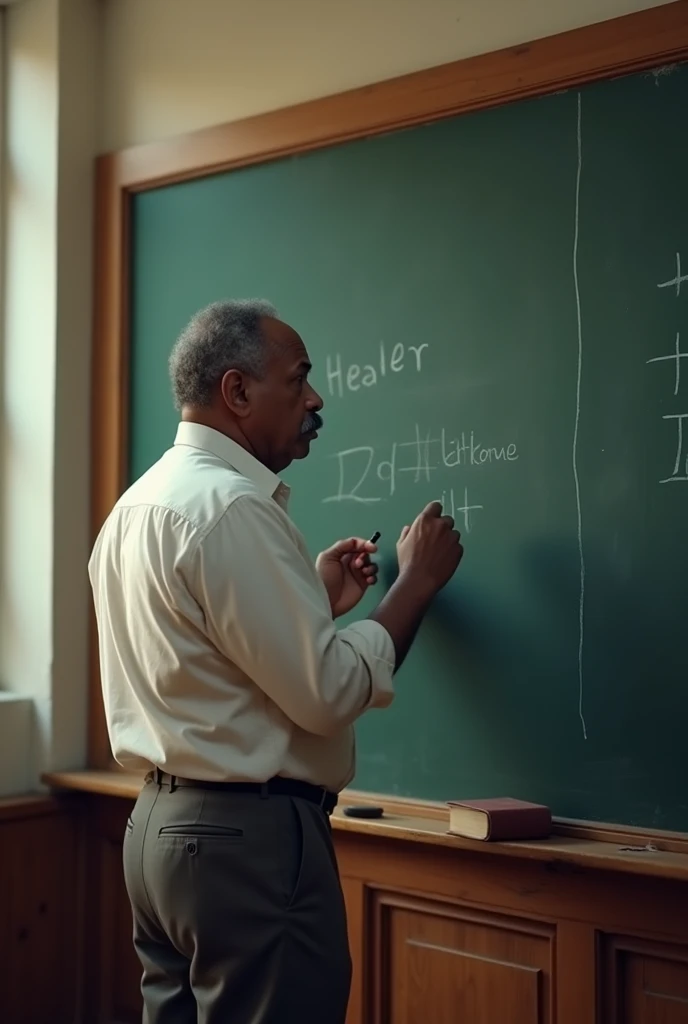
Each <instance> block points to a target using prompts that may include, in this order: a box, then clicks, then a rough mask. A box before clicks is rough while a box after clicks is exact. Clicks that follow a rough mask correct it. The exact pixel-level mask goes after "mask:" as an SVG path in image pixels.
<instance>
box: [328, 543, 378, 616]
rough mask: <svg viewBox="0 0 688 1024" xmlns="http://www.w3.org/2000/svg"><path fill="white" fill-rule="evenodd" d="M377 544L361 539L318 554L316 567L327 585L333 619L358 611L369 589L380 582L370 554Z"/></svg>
mask: <svg viewBox="0 0 688 1024" xmlns="http://www.w3.org/2000/svg"><path fill="white" fill-rule="evenodd" d="M376 551H377V545H376V544H371V542H370V541H369V540H363V539H362V538H361V537H349V538H347V540H339V541H337V543H336V544H333V545H332V547H331V548H327V549H326V550H325V551H323V552H322V553H321V554H319V555H318V557H317V559H316V562H315V567H316V569H317V570H318V575H319V576H320V579H321V580H322V581H323V583H324V584H325V589H326V590H327V595H328V597H329V599H330V607H331V608H332V616H333V618H335V619H336V618H337V617H338V616H339V615H345V614H346V613H347V612H350V611H351V609H352V608H355V607H356V605H357V604H358V602H359V601H360V600H361V598H362V597H363V595H364V593H365V592H366V590H367V589H368V587H371V586H373V584H374V583H376V582H377V566H376V565H375V564H374V563H373V562H371V561H370V555H372V554H374V552H376Z"/></svg>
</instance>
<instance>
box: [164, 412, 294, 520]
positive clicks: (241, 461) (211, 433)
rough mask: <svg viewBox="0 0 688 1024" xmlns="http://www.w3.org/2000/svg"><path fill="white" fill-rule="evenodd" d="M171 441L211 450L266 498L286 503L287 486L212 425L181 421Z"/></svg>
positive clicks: (288, 492) (288, 491) (287, 496)
mask: <svg viewBox="0 0 688 1024" xmlns="http://www.w3.org/2000/svg"><path fill="white" fill-rule="evenodd" d="M174 443H175V445H187V446H188V447H189V448H200V449H202V450H203V451H206V452H210V453H211V454H212V455H215V456H217V458H218V459H222V461H223V462H226V463H227V465H229V466H231V467H232V469H235V470H236V471H237V473H240V474H241V475H242V476H245V477H247V478H248V479H249V480H252V481H253V483H254V484H255V485H256V486H257V487H258V488H259V489H260V490H261V491H262V492H263V493H264V494H266V495H267V496H268V497H269V498H275V499H277V500H280V499H281V503H284V504H286V502H287V499H288V498H289V494H290V490H289V487H287V485H286V484H285V483H283V482H282V480H280V478H279V477H278V476H276V475H275V474H274V473H273V472H272V470H270V469H268V467H267V466H264V465H263V463H262V462H259V461H258V459H256V458H255V457H254V456H253V455H251V453H250V452H247V451H246V449H245V448H242V447H241V445H240V444H237V443H236V441H233V440H232V439H231V437H227V436H226V435H225V434H221V433H220V431H219V430H213V428H212V427H205V426H203V425H202V424H200V423H187V422H182V423H180V424H179V425H178V427H177V436H176V437H175V439H174Z"/></svg>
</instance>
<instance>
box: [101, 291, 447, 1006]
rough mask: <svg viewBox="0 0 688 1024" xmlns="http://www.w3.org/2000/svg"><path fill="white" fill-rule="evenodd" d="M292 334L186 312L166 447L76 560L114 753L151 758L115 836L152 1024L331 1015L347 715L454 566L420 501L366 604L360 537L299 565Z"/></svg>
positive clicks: (391, 669) (252, 314) (377, 681)
mask: <svg viewBox="0 0 688 1024" xmlns="http://www.w3.org/2000/svg"><path fill="white" fill-rule="evenodd" d="M310 368H311V366H310V360H309V358H308V353H307V351H306V348H305V346H304V343H303V341H302V340H301V338H300V337H299V335H298V334H297V333H296V331H294V330H293V329H292V328H291V327H289V326H288V325H287V324H285V323H283V322H282V321H280V320H279V319H278V316H277V313H276V311H275V310H274V309H273V308H272V307H271V306H270V305H269V304H267V303H265V302H262V301H241V302H224V303H215V304H214V305H212V306H210V307H208V308H207V309H204V310H202V311H201V312H199V313H198V314H197V315H196V316H195V317H194V318H193V319H192V320H191V322H190V323H189V324H188V326H187V327H186V329H185V330H184V331H183V332H182V334H181V335H180V337H179V339H178V340H177V342H176V344H175V346H174V348H173V350H172V354H171V357H170V373H171V380H172V389H173V393H174V398H175V402H176V405H177V407H178V409H179V411H180V415H181V422H180V423H179V426H178V430H177V436H176V439H175V442H174V444H173V446H172V447H171V448H170V449H169V450H168V451H167V452H165V454H164V455H163V456H162V458H161V459H160V460H159V461H158V462H157V463H156V464H155V465H153V466H152V467H151V468H150V469H149V470H148V471H147V472H146V473H144V474H143V476H142V477H141V478H140V479H139V480H138V481H136V482H135V483H134V484H133V485H132V486H131V487H130V488H129V489H128V490H127V491H126V493H125V494H124V495H123V496H122V497H121V498H120V500H119V501H118V502H117V504H116V506H115V508H114V509H113V511H112V512H111V513H110V515H109V517H108V518H107V520H106V522H105V523H104V525H103V527H102V529H101V532H100V534H99V536H98V538H97V540H96V543H95V546H94V549H93V552H92V555H91V559H90V562H89V575H90V580H91V585H92V590H93V598H94V604H95V610H96V616H97V623H98V635H99V646H100V666H101V677H102V686H103V697H104V704H105V711H106V717H107V724H108V731H109V737H110V742H111V745H112V750H113V754H114V756H115V758H116V760H117V761H118V762H119V763H120V764H121V765H122V766H123V767H125V768H126V769H128V770H130V771H140V772H142V773H143V772H147V775H146V781H145V783H144V785H143V788H142V791H141V794H140V796H139V798H138V800H137V802H136V805H135V808H134V811H133V813H132V817H131V819H130V821H129V822H128V825H127V830H126V834H125V837H124V873H125V881H126V885H127V891H128V894H129V898H130V900H131V905H132V910H133V917H134V945H135V948H136V951H137V953H138V956H139V958H140V961H141V964H142V968H143V977H142V992H143V997H144V1014H143V1020H144V1022H145V1024H191V1022H192V1021H193V1022H195V1021H198V1024H229V1022H231V1024H291V1022H294V1024H297V1022H298V1024H343V1022H344V1018H345V1015H346V1008H347V1002H348V997H349V986H350V974H351V964H350V958H349V949H348V942H347V932H346V915H345V909H344V902H343V898H342V891H341V887H340V882H339V875H338V871H337V865H336V861H335V856H334V851H333V846H332V839H331V831H330V820H329V815H330V814H331V812H332V810H333V808H334V806H335V804H336V801H337V794H338V793H339V792H340V791H341V790H342V789H343V788H344V787H345V786H346V785H347V784H348V783H349V782H350V781H351V779H352V777H353V774H354V769H355V765H354V741H353V723H354V722H355V721H356V719H357V718H358V717H359V716H360V715H362V714H363V713H364V712H365V711H366V710H367V709H368V708H372V707H377V708H383V707H386V706H387V705H389V704H390V702H391V701H392V698H393V692H394V691H393V677H394V673H395V672H396V670H397V669H398V668H399V666H400V665H401V664H402V662H403V660H404V658H405V656H406V654H407V652H408V650H409V647H410V645H411V643H412V642H413V639H414V636H415V634H416V631H417V629H418V627H419V625H420V623H421V621H422V619H423V616H424V614H425V612H426V611H427V608H428V606H429V604H430V602H431V601H432V598H433V597H434V595H435V594H436V593H437V591H438V590H440V589H441V588H442V587H443V586H444V585H445V584H446V583H447V581H448V580H449V579H450V578H451V576H452V574H453V573H454V571H455V570H456V568H457V566H458V564H459V562H460V560H461V556H462V548H461V543H460V538H459V534H458V533H457V531H456V530H455V529H454V523H453V521H452V519H451V518H449V517H447V516H443V515H442V514H441V508H440V506H439V505H438V504H437V503H432V504H430V505H429V506H428V507H427V508H426V509H424V510H423V511H422V512H421V513H420V514H419V516H418V517H417V518H416V520H415V521H414V522H413V523H411V524H409V525H408V526H407V527H405V528H404V530H403V532H402V535H401V537H400V538H399V541H398V544H397V555H398V562H399V574H398V578H397V580H396V582H395V583H394V585H393V586H392V587H391V588H390V590H389V591H388V593H387V594H386V595H385V596H384V598H383V599H382V601H381V602H380V604H379V605H378V606H377V608H376V609H375V610H374V611H373V612H372V614H371V615H370V617H369V618H367V619H364V620H361V621H359V622H356V623H353V624H352V625H350V626H348V627H347V628H342V629H339V628H338V627H337V625H336V622H335V620H336V618H337V617H338V616H339V615H342V614H344V613H345V612H347V611H350V610H351V609H352V608H353V607H355V605H356V604H357V603H358V601H359V600H360V598H361V596H362V595H363V593H364V592H365V590H366V589H367V588H368V587H369V586H371V585H372V584H374V583H375V580H376V568H375V566H374V564H373V563H372V562H371V561H370V555H372V554H374V552H375V545H373V544H370V543H369V542H368V541H366V540H364V539H363V538H348V539H346V540H343V541H339V542H338V543H336V544H334V545H333V547H331V548H330V549H328V550H327V551H324V552H323V553H322V554H321V555H320V556H319V557H318V559H317V560H316V562H315V564H313V562H312V560H311V559H310V557H309V555H308V551H307V549H306V545H305V543H304V540H303V538H302V536H301V534H300V533H299V531H298V530H297V528H296V527H295V526H294V524H293V523H292V521H291V520H290V518H289V516H288V514H287V503H288V496H289V491H288V488H287V487H286V485H285V484H284V483H282V481H281V480H280V478H279V474H280V473H281V472H282V471H283V470H284V469H286V467H287V466H289V464H290V463H291V462H292V461H293V460H294V459H302V458H304V457H305V456H307V455H308V452H309V449H310V446H311V443H312V442H313V441H314V440H315V438H316V436H317V432H318V430H319V429H320V427H321V426H322V419H321V417H320V411H321V409H322V401H321V399H320V396H319V395H318V394H317V393H316V392H315V391H314V390H313V388H312V386H311V384H310V383H309V379H308V375H309V371H310Z"/></svg>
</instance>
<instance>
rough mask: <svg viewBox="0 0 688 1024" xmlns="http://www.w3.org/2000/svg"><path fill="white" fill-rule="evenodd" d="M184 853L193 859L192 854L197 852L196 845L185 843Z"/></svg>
mask: <svg viewBox="0 0 688 1024" xmlns="http://www.w3.org/2000/svg"><path fill="white" fill-rule="evenodd" d="M186 852H187V853H188V854H190V855H191V856H192V857H193V856H194V854H195V853H197V852H198V846H197V845H196V843H187V844H186Z"/></svg>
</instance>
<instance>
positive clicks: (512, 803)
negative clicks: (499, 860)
mask: <svg viewBox="0 0 688 1024" xmlns="http://www.w3.org/2000/svg"><path fill="white" fill-rule="evenodd" d="M448 803H449V832H450V833H451V834H452V835H455V836H463V837H464V838H465V839H482V840H485V841H490V840H492V841H498V840H501V841H504V842H508V841H509V840H512V839H546V838H547V837H548V836H549V834H550V833H551V831H552V812H551V811H550V809H549V807H545V806H544V804H533V803H529V802H528V801H527V800H514V799H512V798H511V797H494V798H492V799H486V800H450V801H448Z"/></svg>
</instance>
